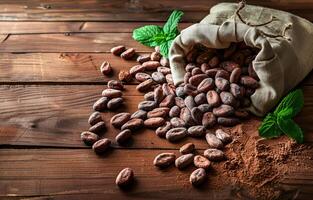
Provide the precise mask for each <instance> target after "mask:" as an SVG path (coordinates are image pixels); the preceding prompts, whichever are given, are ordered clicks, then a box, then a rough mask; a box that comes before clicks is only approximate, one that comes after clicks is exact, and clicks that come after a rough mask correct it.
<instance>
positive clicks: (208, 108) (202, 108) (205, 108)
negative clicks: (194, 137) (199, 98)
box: [198, 104, 212, 113]
mask: <svg viewBox="0 0 313 200" xmlns="http://www.w3.org/2000/svg"><path fill="white" fill-rule="evenodd" d="M198 108H199V109H200V111H201V112H202V113H206V112H210V111H212V107H211V106H210V105H209V104H201V105H199V106H198Z"/></svg>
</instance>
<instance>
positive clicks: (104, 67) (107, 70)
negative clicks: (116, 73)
mask: <svg viewBox="0 0 313 200" xmlns="http://www.w3.org/2000/svg"><path fill="white" fill-rule="evenodd" d="M100 71H101V73H102V74H103V75H105V76H108V75H110V74H111V73H112V71H113V69H112V67H111V65H110V63H109V62H107V61H104V62H103V63H102V64H101V66H100Z"/></svg>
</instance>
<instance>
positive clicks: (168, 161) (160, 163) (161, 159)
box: [153, 153, 176, 168]
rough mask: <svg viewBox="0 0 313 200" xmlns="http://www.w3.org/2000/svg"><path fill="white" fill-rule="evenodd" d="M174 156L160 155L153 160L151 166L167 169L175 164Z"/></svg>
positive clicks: (169, 154) (172, 154)
mask: <svg viewBox="0 0 313 200" xmlns="http://www.w3.org/2000/svg"><path fill="white" fill-rule="evenodd" d="M175 159H176V156H175V154H174V153H161V154H159V155H157V156H156V157H155V158H154V160H153V165H154V166H156V167H159V168H165V167H169V166H170V165H172V164H173V163H174V162H175Z"/></svg>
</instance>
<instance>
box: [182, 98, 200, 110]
mask: <svg viewBox="0 0 313 200" xmlns="http://www.w3.org/2000/svg"><path fill="white" fill-rule="evenodd" d="M184 101H185V105H186V106H187V108H188V109H189V110H191V109H193V108H194V107H196V106H197V105H196V103H195V101H194V99H193V97H192V96H187V97H186V98H185V100H184Z"/></svg>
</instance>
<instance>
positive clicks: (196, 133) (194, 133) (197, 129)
mask: <svg viewBox="0 0 313 200" xmlns="http://www.w3.org/2000/svg"><path fill="white" fill-rule="evenodd" d="M187 132H188V135H189V136H191V137H202V136H204V134H205V128H204V126H200V125H198V126H191V127H189V128H188V131H187Z"/></svg>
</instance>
